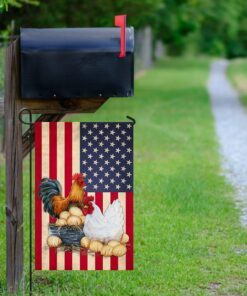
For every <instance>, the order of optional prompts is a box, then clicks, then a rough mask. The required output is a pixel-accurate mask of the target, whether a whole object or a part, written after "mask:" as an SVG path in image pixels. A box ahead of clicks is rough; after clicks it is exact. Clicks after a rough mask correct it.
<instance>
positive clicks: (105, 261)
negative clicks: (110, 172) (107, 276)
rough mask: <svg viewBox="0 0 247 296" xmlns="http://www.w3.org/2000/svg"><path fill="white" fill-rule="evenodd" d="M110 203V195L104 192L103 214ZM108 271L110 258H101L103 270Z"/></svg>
mask: <svg viewBox="0 0 247 296" xmlns="http://www.w3.org/2000/svg"><path fill="white" fill-rule="evenodd" d="M110 203H111V193H110V192H104V193H103V213H104V212H105V210H106V209H107V208H108V206H109V204H110ZM110 269H111V257H103V270H110Z"/></svg>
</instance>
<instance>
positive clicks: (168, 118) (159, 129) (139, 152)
mask: <svg viewBox="0 0 247 296" xmlns="http://www.w3.org/2000/svg"><path fill="white" fill-rule="evenodd" d="M208 68H209V61H208V60H191V59H181V60H179V59H167V60H164V61H162V62H160V63H158V64H157V65H156V67H155V68H154V69H152V70H149V71H148V72H147V73H146V75H145V76H143V77H141V78H139V79H138V80H137V81H136V87H135V89H136V93H135V97H134V98H133V99H121V98H120V99H111V100H109V102H107V103H106V104H105V105H104V106H103V107H102V108H101V109H100V110H99V111H98V112H97V113H95V114H93V115H84V114H81V115H74V116H70V117H67V120H73V121H75V120H76V121H111V120H112V121H115V120H119V121H124V120H125V116H126V115H130V116H132V117H134V118H135V119H136V121H137V124H136V126H135V270H134V271H133V272H35V273H34V282H35V283H34V291H35V293H34V295H46V296H48V295H97V296H98V295H140V296H143V295H168V296H169V295H171V296H173V295H181V296H186V295H246V294H247V288H246V278H247V270H246V260H247V236H246V231H245V230H244V229H243V228H241V226H240V224H239V213H238V211H237V210H236V209H235V206H234V202H233V192H232V189H231V187H230V186H229V185H228V184H227V183H226V181H225V179H224V178H223V177H222V176H221V175H220V168H219V156H218V146H217V141H216V137H215V131H214V125H213V118H212V114H211V108H210V104H209V100H208V96H207V92H206V90H205V83H206V80H207V75H208ZM2 174H3V169H1V175H2ZM27 178H28V175H27V174H25V180H24V183H25V186H24V189H25V191H27V188H28V185H27ZM0 180H1V183H3V176H1V179H0ZM1 185H4V184H1ZM1 188H2V189H1V191H2V192H1V193H2V195H3V194H4V192H3V188H4V186H1ZM24 202H25V209H27V208H28V199H27V193H26V194H25V201H24ZM0 203H1V209H2V211H1V217H0V222H1V223H0V230H1V233H4V227H5V226H4V218H3V214H4V205H3V198H2V199H1V200H0ZM27 214H28V212H27V211H26V212H25V225H24V228H25V239H26V244H25V248H26V253H25V258H26V259H27V258H28V249H27V248H28V238H27V237H28V223H27ZM0 249H1V250H2V251H1V252H0V263H1V266H4V258H5V257H4V256H5V253H4V252H3V250H5V238H4V237H3V236H2V235H1V245H0ZM237 250H241V251H239V252H237ZM27 271H28V269H27V266H26V273H27ZM4 272H5V270H4V268H2V269H1V270H0V291H2V294H3V295H4V294H5V277H4ZM0 293H1V292H0Z"/></svg>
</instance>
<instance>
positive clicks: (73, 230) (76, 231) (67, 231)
mask: <svg viewBox="0 0 247 296" xmlns="http://www.w3.org/2000/svg"><path fill="white" fill-rule="evenodd" d="M49 234H50V235H55V236H58V237H60V238H61V240H62V243H63V245H65V246H71V245H72V246H80V241H81V239H82V238H83V237H84V236H85V234H84V232H83V226H68V225H66V226H61V227H58V226H56V225H55V224H49Z"/></svg>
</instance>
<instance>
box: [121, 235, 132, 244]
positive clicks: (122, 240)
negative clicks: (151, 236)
mask: <svg viewBox="0 0 247 296" xmlns="http://www.w3.org/2000/svg"><path fill="white" fill-rule="evenodd" d="M129 239H130V238H129V236H128V234H127V233H124V234H123V235H122V238H121V240H120V242H121V243H122V244H127V242H128V241H129Z"/></svg>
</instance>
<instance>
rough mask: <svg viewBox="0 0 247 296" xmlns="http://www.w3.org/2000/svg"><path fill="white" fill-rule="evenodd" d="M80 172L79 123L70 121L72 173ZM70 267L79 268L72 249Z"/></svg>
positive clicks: (75, 253)
mask: <svg viewBox="0 0 247 296" xmlns="http://www.w3.org/2000/svg"><path fill="white" fill-rule="evenodd" d="M75 173H80V123H79V122H73V123H72V174H75ZM72 269H73V270H80V252H79V251H77V250H73V251H72Z"/></svg>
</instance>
